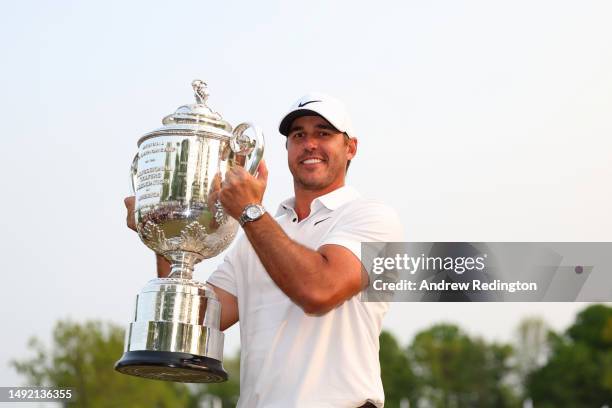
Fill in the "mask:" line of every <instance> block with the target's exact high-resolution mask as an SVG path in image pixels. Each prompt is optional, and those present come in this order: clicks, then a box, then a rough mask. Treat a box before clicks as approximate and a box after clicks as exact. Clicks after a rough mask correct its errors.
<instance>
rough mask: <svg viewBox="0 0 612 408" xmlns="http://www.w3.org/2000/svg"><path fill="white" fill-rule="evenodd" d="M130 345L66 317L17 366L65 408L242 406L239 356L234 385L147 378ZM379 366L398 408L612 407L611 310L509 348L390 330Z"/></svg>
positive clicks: (454, 331) (527, 326) (232, 363)
mask: <svg viewBox="0 0 612 408" xmlns="http://www.w3.org/2000/svg"><path fill="white" fill-rule="evenodd" d="M123 340H124V329H123V327H121V326H118V325H116V324H113V323H108V322H100V321H89V322H85V323H77V322H72V321H69V320H67V321H59V322H58V323H57V324H56V325H55V327H54V329H53V333H52V340H51V344H50V345H45V344H43V343H42V342H41V341H40V340H39V339H37V338H32V339H31V340H30V342H29V349H30V352H31V353H32V354H31V355H30V356H29V357H27V358H24V359H18V360H14V361H12V362H11V365H12V366H13V367H14V368H15V369H16V370H17V372H18V373H20V374H21V375H23V376H24V377H25V379H26V380H27V383H28V384H29V385H35V386H52V387H58V388H66V387H70V388H73V389H74V390H75V394H76V400H74V401H71V402H65V403H64V406H66V407H134V408H138V407H143V408H144V407H147V408H150V407H159V408H162V407H187V408H192V407H193V408H197V407H203V406H206V405H207V403H210V402H211V401H213V400H216V401H218V402H221V403H222V406H223V407H233V406H235V405H236V401H237V399H238V395H239V391H240V384H239V379H240V358H239V355H235V356H230V357H228V356H226V358H225V360H224V366H225V368H226V370H227V371H228V372H229V374H230V380H229V381H227V382H225V383H222V384H180V383H171V382H164V381H154V380H146V379H140V378H136V377H131V376H127V375H123V374H119V373H117V372H115V371H114V370H113V365H114V363H115V361H116V360H117V359H118V358H119V356H121V354H122V352H123ZM380 363H381V376H382V380H383V386H384V389H385V398H386V403H385V407H390V408H393V407H408V406H409V407H411V408H415V407H419V408H420V407H422V408H430V407H435V408H438V407H440V408H462V407H501V408H503V407H524V406H532V407H535V408H548V407H597V408H600V407H604V406H609V407H612V307H608V306H606V305H591V306H588V307H587V308H585V309H584V310H582V311H581V312H580V313H578V315H577V316H576V319H575V321H574V323H573V324H572V325H571V326H570V327H569V328H568V329H567V330H565V331H563V332H560V333H557V332H555V331H553V330H551V329H549V328H548V327H547V326H546V323H545V322H544V321H543V320H541V319H539V318H528V319H525V320H523V321H522V322H521V323H520V325H519V326H518V327H517V329H516V336H515V339H514V340H513V341H511V342H508V343H497V342H487V341H485V340H483V339H481V338H478V337H473V336H470V335H469V334H468V333H466V332H465V331H464V330H462V329H461V328H460V327H458V326H457V325H454V324H448V323H444V324H436V325H434V326H432V327H430V328H428V329H426V330H423V331H420V332H418V333H417V334H416V335H415V336H414V338H413V339H412V340H411V342H410V343H409V344H407V345H402V344H400V342H399V341H398V340H397V339H396V338H395V337H394V336H393V334H392V333H390V332H388V331H384V332H383V333H382V334H381V336H380ZM213 396H214V397H213ZM211 398H212V399H211ZM217 404H218V403H217ZM208 406H211V407H213V406H215V405H213V404H209V405H208ZM216 406H218V405H216Z"/></svg>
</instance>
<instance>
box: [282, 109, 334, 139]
mask: <svg viewBox="0 0 612 408" xmlns="http://www.w3.org/2000/svg"><path fill="white" fill-rule="evenodd" d="M302 116H320V117H322V118H324V119H325V117H324V116H323V115H321V114H320V113H318V112H315V111H313V110H311V109H297V110H294V111H291V112H289V113H288V114H287V115H285V117H284V118H283V120H281V123H280V125H278V131H279V132H280V133H281V135H285V136H289V131H290V130H291V124H292V123H293V121H294V120H296V119H297V118H301V117H302ZM325 120H327V119H325Z"/></svg>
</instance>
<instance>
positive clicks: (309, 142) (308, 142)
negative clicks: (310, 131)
mask: <svg viewBox="0 0 612 408" xmlns="http://www.w3.org/2000/svg"><path fill="white" fill-rule="evenodd" d="M304 139H305V140H304V148H305V149H306V150H315V149H316V148H317V147H318V145H319V144H318V143H319V142H318V140H317V138H316V137H314V136H312V135H306V136H305V137H304Z"/></svg>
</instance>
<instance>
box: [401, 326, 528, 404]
mask: <svg viewBox="0 0 612 408" xmlns="http://www.w3.org/2000/svg"><path fill="white" fill-rule="evenodd" d="M409 356H410V358H411V360H412V361H413V363H414V372H415V374H416V376H417V377H418V378H419V395H420V399H421V400H424V402H426V403H427V406H434V407H444V408H454V407H513V406H518V401H517V399H516V397H515V396H514V394H513V393H512V391H511V389H510V387H509V386H508V385H507V384H506V383H505V379H506V377H507V376H508V374H509V373H510V371H511V366H510V363H509V361H510V357H511V356H512V347H510V346H508V345H499V344H486V343H485V342H484V341H482V340H480V339H471V338H470V337H469V336H468V335H467V334H465V333H463V332H462V331H461V330H460V329H459V328H458V327H457V326H455V325H450V324H439V325H436V326H433V327H432V328H430V329H428V330H425V331H422V332H420V333H418V334H417V335H416V336H415V338H414V340H413V342H412V344H411V345H410V347H409Z"/></svg>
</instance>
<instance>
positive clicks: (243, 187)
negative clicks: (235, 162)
mask: <svg viewBox="0 0 612 408" xmlns="http://www.w3.org/2000/svg"><path fill="white" fill-rule="evenodd" d="M267 183H268V168H267V167H266V163H265V161H264V160H262V161H261V162H260V163H259V166H258V167H257V175H256V176H253V175H251V174H250V173H249V172H247V171H246V170H245V169H244V168H243V167H240V166H235V167H233V168H231V169H230V170H228V171H227V172H226V173H225V179H224V180H223V182H222V183H221V191H220V192H219V200H220V201H221V204H223V208H224V209H225V212H226V213H227V214H229V215H230V216H232V217H234V218H235V219H239V218H240V215H241V214H242V211H243V210H244V208H245V207H246V206H247V205H249V204H261V202H262V200H263V195H264V192H265V191H266V185H267Z"/></svg>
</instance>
